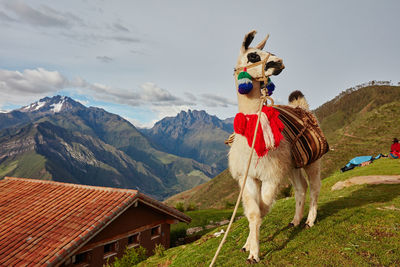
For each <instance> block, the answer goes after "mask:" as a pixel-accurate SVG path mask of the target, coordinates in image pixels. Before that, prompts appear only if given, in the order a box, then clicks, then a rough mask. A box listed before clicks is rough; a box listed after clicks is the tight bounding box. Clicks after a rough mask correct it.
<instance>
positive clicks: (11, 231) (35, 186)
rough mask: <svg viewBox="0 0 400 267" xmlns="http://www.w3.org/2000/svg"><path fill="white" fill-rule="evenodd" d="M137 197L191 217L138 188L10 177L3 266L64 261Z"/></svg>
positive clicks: (2, 218) (0, 243)
mask: <svg viewBox="0 0 400 267" xmlns="http://www.w3.org/2000/svg"><path fill="white" fill-rule="evenodd" d="M137 199H138V200H140V201H142V202H145V203H147V204H149V205H151V206H153V207H155V208H157V209H160V210H161V211H163V212H164V213H167V214H169V215H171V216H173V217H175V218H177V219H178V220H181V221H184V222H190V217H188V216H186V215H185V214H183V213H181V212H179V211H177V210H176V209H174V208H170V207H168V206H166V205H164V204H162V203H160V202H159V201H156V200H154V199H152V198H150V197H148V196H146V195H143V194H140V193H139V192H138V191H136V190H129V189H116V188H107V187H95V186H85V185H76V184H66V183H59V182H51V181H41V180H33V179H24V178H9V177H6V178H5V179H3V180H2V181H0V266H14V265H27V266H40V265H48V264H51V265H56V264H59V263H61V262H62V261H63V260H64V259H65V257H67V256H68V255H69V254H70V253H72V252H73V251H75V250H77V249H78V248H79V247H80V246H82V245H83V244H85V243H86V242H87V241H88V240H89V238H91V237H92V236H93V234H94V233H97V232H98V231H100V230H101V229H103V228H104V227H105V225H107V223H109V222H110V221H111V220H113V219H114V218H115V217H117V216H119V215H120V214H121V213H122V212H123V211H124V210H125V209H126V208H127V207H129V206H130V205H131V204H133V203H134V202H135V201H136V200H137Z"/></svg>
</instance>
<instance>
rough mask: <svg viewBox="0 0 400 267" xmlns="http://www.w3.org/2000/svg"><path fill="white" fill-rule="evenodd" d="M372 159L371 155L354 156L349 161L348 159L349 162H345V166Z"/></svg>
mask: <svg viewBox="0 0 400 267" xmlns="http://www.w3.org/2000/svg"><path fill="white" fill-rule="evenodd" d="M373 159H374V157H372V156H359V157H355V158H353V159H351V160H350V161H349V163H347V165H346V166H347V167H350V165H351V164H353V165H360V164H361V163H363V162H366V161H370V160H373Z"/></svg>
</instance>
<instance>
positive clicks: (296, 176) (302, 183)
mask: <svg viewBox="0 0 400 267" xmlns="http://www.w3.org/2000/svg"><path fill="white" fill-rule="evenodd" d="M290 180H291V182H292V184H293V187H294V197H295V199H296V212H295V214H294V217H293V220H292V222H291V223H290V224H289V225H292V226H298V225H299V224H300V221H301V219H303V213H304V202H305V200H306V192H307V181H306V179H305V178H304V176H303V174H302V172H301V170H294V171H293V176H292V177H291V179H290Z"/></svg>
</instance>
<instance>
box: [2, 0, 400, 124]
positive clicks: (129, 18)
mask: <svg viewBox="0 0 400 267" xmlns="http://www.w3.org/2000/svg"><path fill="white" fill-rule="evenodd" d="M399 10H400V4H399V1H386V0H385V1H340V0H339V1H229V2H228V1H208V0H205V1H152V0H149V1H119V0H116V1H101V0H98V1H93V0H86V1H68V4H66V2H65V1H50V0H49V1H42V0H36V1H20V0H15V1H4V0H0V36H1V42H0V109H2V110H10V109H13V108H18V107H21V106H23V105H27V104H29V103H31V102H34V101H36V100H39V99H40V98H42V97H44V96H52V95H57V94H62V95H67V96H71V97H73V98H74V99H77V100H80V101H81V102H82V103H84V104H85V105H87V106H98V107H102V108H104V109H106V110H108V111H110V112H113V113H117V114H119V115H121V116H123V117H125V118H127V119H128V120H130V121H131V122H133V123H134V124H135V125H138V126H151V125H152V124H153V123H154V122H155V121H157V120H159V119H161V118H163V117H165V116H174V115H176V114H177V113H178V112H179V111H180V110H187V109H199V110H200V109H204V110H206V111H207V112H208V113H210V114H213V115H217V116H218V117H220V118H227V117H233V116H234V115H235V113H236V112H237V100H236V93H235V87H234V80H233V75H232V74H233V67H234V65H235V62H236V59H237V56H238V53H239V48H240V45H241V42H242V39H243V36H244V35H245V33H247V32H248V31H250V30H252V29H256V30H257V31H258V34H257V36H256V39H255V41H254V42H255V43H257V42H258V41H260V40H261V39H263V38H264V37H265V35H266V34H267V33H269V34H270V38H269V40H268V43H267V45H266V48H265V49H266V50H267V51H270V52H273V53H274V54H276V55H277V56H279V57H281V58H282V59H283V61H284V63H285V66H286V69H285V70H284V71H283V72H282V73H281V74H280V75H279V76H276V77H274V78H273V81H274V83H275V84H276V90H275V93H274V95H273V97H274V99H275V100H276V101H277V102H278V103H285V102H286V99H287V96H288V95H289V94H290V92H291V91H293V90H302V91H303V93H304V94H305V95H306V97H307V99H308V101H309V102H310V105H311V107H312V108H316V107H318V106H319V105H321V104H323V103H324V102H326V101H328V100H330V99H332V98H333V97H335V96H336V95H338V94H339V93H340V92H341V91H342V90H345V89H347V88H349V87H352V86H355V85H357V84H360V83H363V82H368V81H370V80H391V81H392V82H393V83H394V84H397V83H398V82H399V81H400V77H399V73H400V60H399V59H400V52H399V47H400V33H399V30H398V27H399V25H400V16H399V15H398V12H399Z"/></svg>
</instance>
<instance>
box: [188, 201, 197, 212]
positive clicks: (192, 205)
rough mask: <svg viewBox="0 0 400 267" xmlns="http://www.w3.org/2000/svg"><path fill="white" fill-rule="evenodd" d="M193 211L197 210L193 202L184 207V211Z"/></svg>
mask: <svg viewBox="0 0 400 267" xmlns="http://www.w3.org/2000/svg"><path fill="white" fill-rule="evenodd" d="M193 210H197V205H196V204H195V203H193V202H190V203H189V204H188V205H187V207H186V211H193Z"/></svg>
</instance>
